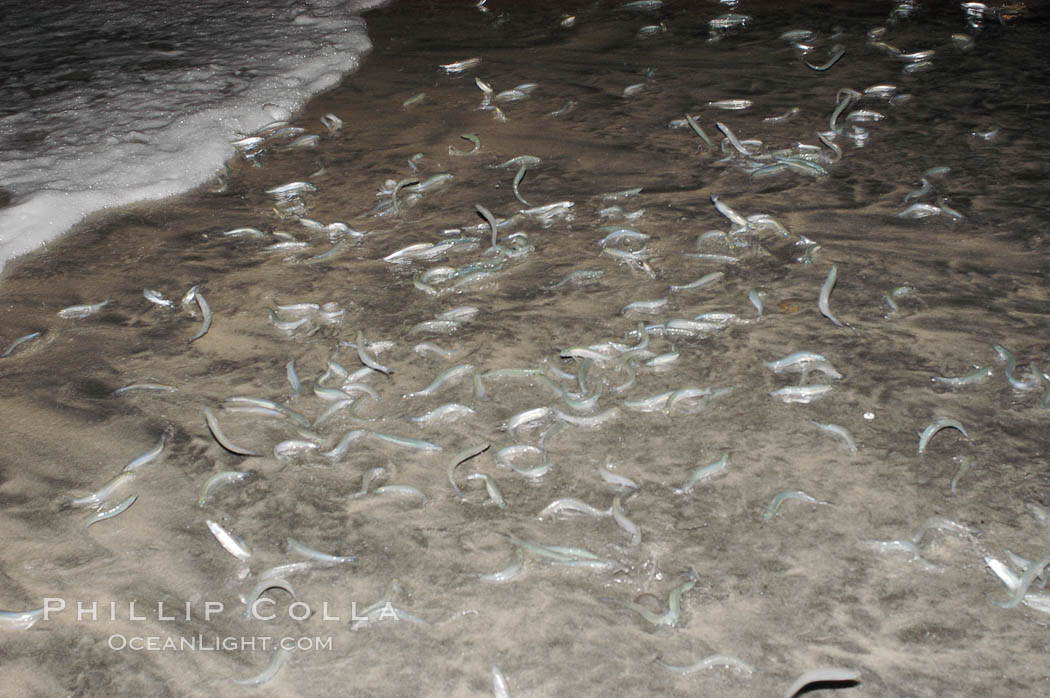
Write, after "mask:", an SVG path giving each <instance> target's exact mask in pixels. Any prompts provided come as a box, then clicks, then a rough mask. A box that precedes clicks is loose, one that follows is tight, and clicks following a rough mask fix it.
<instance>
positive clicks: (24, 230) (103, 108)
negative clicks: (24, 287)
mask: <svg viewBox="0 0 1050 698" xmlns="http://www.w3.org/2000/svg"><path fill="white" fill-rule="evenodd" d="M385 2H386V0H252V2H250V3H248V2H232V1H231V0H195V1H194V2H192V3H176V2H171V0H109V1H107V2H105V3H85V2H80V1H79V0H76V1H73V2H70V1H69V0H67V1H66V2H58V3H57V4H56V3H34V4H30V3H27V4H26V9H25V11H24V12H23V11H22V10H20V15H19V17H18V19H17V21H16V22H14V26H12V27H10V28H8V27H5V36H4V42H5V45H4V46H0V70H2V71H3V72H4V74H5V77H6V78H7V79H6V80H5V82H4V85H3V86H4V91H3V94H2V95H0V186H2V187H3V189H4V190H6V192H7V193H8V194H9V195H10V196H11V205H10V206H8V207H6V208H4V209H0V269H2V267H3V265H4V264H5V263H6V262H7V261H8V260H10V259H11V258H13V257H15V256H17V255H20V254H23V253H25V252H28V251H31V250H33V249H36V248H37V247H39V246H40V245H42V244H43V243H45V242H47V241H48V240H51V239H53V238H55V237H57V236H58V235H60V234H62V233H63V232H65V231H66V230H68V229H69V228H70V227H71V226H73V225H75V224H76V223H77V222H78V221H79V220H81V219H82V218H83V217H84V216H85V215H87V214H89V213H91V212H93V211H97V210H99V209H103V208H107V207H111V206H120V205H124V204H128V203H131V202H134V201H140V200H144V199H157V198H162V197H166V196H170V195H172V194H177V193H180V192H184V191H187V190H190V189H193V188H194V187H197V186H199V185H201V184H203V183H204V182H206V181H207V180H208V179H210V178H211V177H213V176H214V175H215V174H216V173H217V172H218V171H219V170H220V169H221V168H222V165H223V163H225V161H226V160H228V159H229V158H230V157H231V156H232V155H233V153H234V148H233V146H232V145H231V144H230V142H231V141H232V140H234V139H235V138H236V137H237V136H238V135H239V134H245V133H250V132H252V131H254V130H256V129H258V128H259V127H260V126H263V125H264V124H267V123H269V122H271V121H274V120H275V119H277V118H282V117H283V118H287V116H289V115H290V114H292V113H294V112H295V111H296V110H298V109H299V108H300V107H301V106H302V105H303V103H304V102H305V101H306V99H307V98H309V97H310V96H311V95H314V94H316V93H318V92H320V91H322V90H325V89H328V88H330V87H332V86H334V85H336V84H337V83H338V82H339V80H340V79H341V78H342V76H343V75H345V74H346V73H347V72H350V71H352V70H355V69H356V68H357V67H358V64H359V61H360V58H361V56H362V55H363V54H364V53H365V52H367V51H368V50H369V48H370V47H371V44H370V42H369V40H368V35H367V33H366V31H365V25H364V21H363V20H362V19H361V18H360V16H359V15H358V14H357V13H358V12H361V11H363V10H365V9H369V8H371V7H376V6H378V5H382V4H385Z"/></svg>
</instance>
